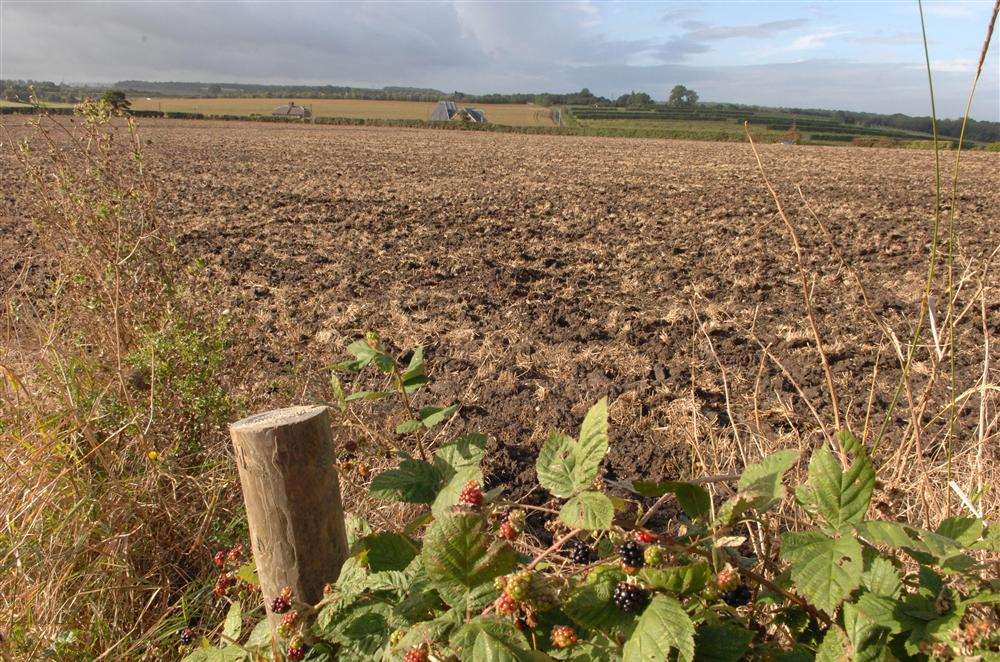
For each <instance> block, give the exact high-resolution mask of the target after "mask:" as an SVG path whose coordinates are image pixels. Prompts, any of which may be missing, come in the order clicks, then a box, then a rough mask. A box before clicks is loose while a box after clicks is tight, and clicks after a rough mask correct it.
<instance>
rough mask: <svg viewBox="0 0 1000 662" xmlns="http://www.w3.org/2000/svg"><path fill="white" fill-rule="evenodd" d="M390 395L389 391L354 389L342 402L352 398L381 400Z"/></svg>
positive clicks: (352, 399)
mask: <svg viewBox="0 0 1000 662" xmlns="http://www.w3.org/2000/svg"><path fill="white" fill-rule="evenodd" d="M390 395H392V393H390V392H389V391H355V392H354V393H351V394H350V395H349V396H347V397H346V398H344V402H353V401H354V400H382V399H383V398H388V397H389V396H390Z"/></svg>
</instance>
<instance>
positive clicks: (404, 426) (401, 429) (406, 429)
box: [396, 419, 424, 434]
mask: <svg viewBox="0 0 1000 662" xmlns="http://www.w3.org/2000/svg"><path fill="white" fill-rule="evenodd" d="M423 429H424V424H423V423H421V422H420V421H418V420H416V419H410V420H408V421H403V422H402V423H400V424H399V425H397V426H396V434H410V433H412V432H416V431H417V430H423Z"/></svg>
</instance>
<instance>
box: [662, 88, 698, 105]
mask: <svg viewBox="0 0 1000 662" xmlns="http://www.w3.org/2000/svg"><path fill="white" fill-rule="evenodd" d="M697 103H698V93H697V92H695V91H694V90H691V89H688V88H687V87H685V86H683V85H674V88H673V89H672V90H670V96H669V97H668V98H667V105H669V106H680V107H687V108H691V107H693V106H694V105H695V104H697Z"/></svg>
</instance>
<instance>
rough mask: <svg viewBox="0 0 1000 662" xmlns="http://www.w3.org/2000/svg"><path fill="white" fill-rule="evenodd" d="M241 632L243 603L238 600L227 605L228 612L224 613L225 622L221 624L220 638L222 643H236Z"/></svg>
mask: <svg viewBox="0 0 1000 662" xmlns="http://www.w3.org/2000/svg"><path fill="white" fill-rule="evenodd" d="M242 632H243V603H241V602H240V601H239V600H234V601H233V603H232V604H231V605H229V611H227V612H226V620H225V621H224V622H223V624H222V636H223V637H224V639H223V641H228V643H233V644H234V643H237V642H238V641H239V640H240V634H241V633H242Z"/></svg>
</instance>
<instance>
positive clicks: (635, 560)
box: [618, 540, 646, 568]
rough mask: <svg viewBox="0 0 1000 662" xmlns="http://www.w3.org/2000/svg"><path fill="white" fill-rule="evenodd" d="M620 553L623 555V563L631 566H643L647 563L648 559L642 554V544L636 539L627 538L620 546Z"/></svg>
mask: <svg viewBox="0 0 1000 662" xmlns="http://www.w3.org/2000/svg"><path fill="white" fill-rule="evenodd" d="M618 553H619V554H621V557H622V565H625V566H628V567H630V568H641V567H642V566H644V565H646V560H645V559H644V558H643V556H642V545H640V544H639V543H637V542H636V541H634V540H626V541H625V542H624V543H622V546H621V547H619V548H618Z"/></svg>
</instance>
